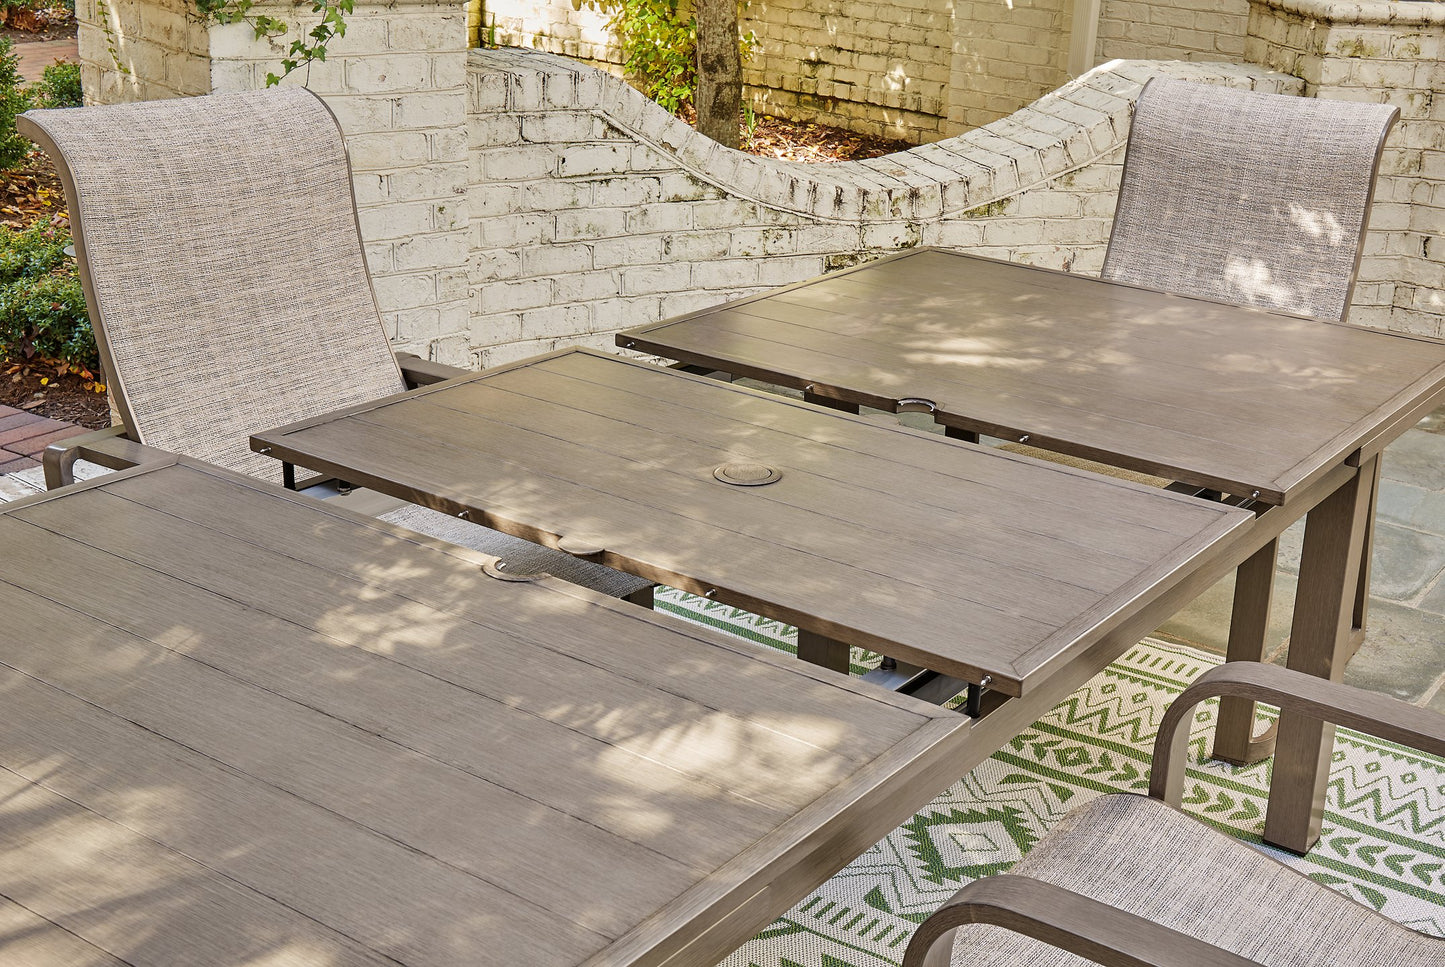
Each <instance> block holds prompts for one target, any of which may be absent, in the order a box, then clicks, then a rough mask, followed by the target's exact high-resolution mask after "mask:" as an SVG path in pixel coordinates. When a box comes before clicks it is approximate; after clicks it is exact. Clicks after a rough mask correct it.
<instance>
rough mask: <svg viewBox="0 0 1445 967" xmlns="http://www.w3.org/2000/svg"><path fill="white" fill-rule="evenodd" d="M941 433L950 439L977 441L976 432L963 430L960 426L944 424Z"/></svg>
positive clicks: (967, 441) (968, 441)
mask: <svg viewBox="0 0 1445 967" xmlns="http://www.w3.org/2000/svg"><path fill="white" fill-rule="evenodd" d="M943 435H944V436H946V437H948V438H949V439H950V440H962V441H964V442H965V443H977V442H978V433H977V432H975V431H973V430H965V429H964V428H963V427H961V426H949V425H948V424H946V423H945V424H944V426H943Z"/></svg>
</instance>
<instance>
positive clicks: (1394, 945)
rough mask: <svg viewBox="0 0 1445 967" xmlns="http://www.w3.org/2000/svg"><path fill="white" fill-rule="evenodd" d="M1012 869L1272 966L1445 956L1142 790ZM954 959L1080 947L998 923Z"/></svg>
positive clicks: (1414, 962) (1064, 966)
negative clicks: (1031, 935) (1041, 939)
mask: <svg viewBox="0 0 1445 967" xmlns="http://www.w3.org/2000/svg"><path fill="white" fill-rule="evenodd" d="M1010 872H1012V873H1019V874H1022V875H1025V876H1030V877H1032V878H1034V879H1036V880H1043V881H1045V882H1048V883H1052V884H1055V885H1056V886H1061V887H1064V888H1066V889H1069V890H1072V891H1074V892H1075V893H1081V894H1084V895H1085V896H1088V897H1091V898H1093V899H1095V900H1099V901H1101V902H1105V903H1108V904H1109V905H1111V906H1114V907H1117V908H1119V909H1121V910H1126V911H1128V912H1130V913H1134V914H1137V915H1139V916H1141V917H1144V918H1146V919H1149V920H1153V921H1155V922H1156V923H1160V924H1163V925H1164V926H1167V927H1171V928H1173V929H1175V930H1178V931H1180V932H1182V933H1186V934H1190V935H1192V936H1195V937H1198V938H1199V939H1201V940H1204V941H1207V942H1209V943H1211V944H1214V945H1215V946H1218V947H1223V948H1225V949H1227V950H1230V951H1232V952H1233V953H1236V954H1239V955H1241V956H1244V957H1248V958H1250V959H1252V960H1255V961H1257V962H1259V963H1261V964H1267V965H1269V967H1325V965H1329V967H1335V965H1338V964H1370V965H1372V967H1394V965H1399V967H1407V965H1408V967H1427V965H1445V941H1441V940H1438V939H1436V938H1434V937H1427V936H1425V935H1423V934H1419V933H1416V932H1414V931H1413V930H1409V929H1407V928H1405V927H1402V926H1400V925H1399V924H1397V923H1395V922H1393V921H1391V920H1388V919H1386V918H1385V917H1382V916H1380V915H1379V914H1377V913H1376V912H1375V911H1373V910H1371V909H1369V908H1368V907H1365V906H1363V905H1361V904H1359V903H1356V902H1355V901H1353V900H1351V899H1349V898H1348V897H1345V896H1342V895H1340V894H1338V893H1336V892H1334V891H1333V890H1330V889H1328V888H1327V887H1323V886H1320V885H1319V884H1317V883H1315V882H1314V881H1312V880H1310V879H1308V878H1307V877H1305V876H1302V875H1300V874H1299V873H1297V872H1295V871H1294V870H1292V869H1290V868H1289V867H1287V866H1285V865H1284V864H1283V863H1280V862H1278V861H1277V860H1274V859H1272V858H1270V857H1269V856H1266V855H1265V854H1264V853H1262V852H1261V851H1259V850H1257V849H1254V848H1252V847H1250V846H1248V845H1247V844H1245V843H1242V842H1240V841H1239V840H1236V839H1234V838H1232V837H1230V836H1226V835H1225V834H1223V833H1220V832H1217V831H1216V830H1214V829H1211V828H1210V827H1208V826H1205V825H1204V824H1202V823H1200V822H1199V821H1198V820H1197V819H1194V818H1193V817H1191V816H1187V815H1185V814H1183V813H1181V812H1178V811H1177V810H1174V809H1171V808H1170V807H1168V806H1166V805H1164V804H1163V803H1161V802H1159V801H1158V800H1155V799H1148V798H1145V797H1143V796H1131V795H1112V796H1102V797H1100V798H1098V799H1095V800H1094V801H1093V802H1090V803H1088V804H1086V805H1084V806H1081V807H1079V808H1077V809H1074V810H1073V811H1072V812H1070V813H1069V815H1068V816H1066V817H1065V818H1064V820H1063V822H1061V823H1060V824H1059V826H1058V827H1057V828H1056V829H1054V830H1053V831H1052V832H1050V833H1049V834H1048V835H1047V836H1045V837H1044V838H1043V839H1042V840H1041V841H1040V842H1039V843H1038V845H1037V846H1035V847H1034V849H1033V850H1032V851H1031V852H1030V853H1029V854H1028V856H1026V857H1025V858H1024V859H1023V860H1022V861H1020V862H1019V863H1018V865H1016V866H1015V867H1014V868H1013V869H1012V870H1011V871H1010ZM952 962H953V964H954V965H955V967H964V965H967V967H980V965H1000V967H1002V965H1008V967H1020V965H1025V964H1026V965H1029V967H1075V965H1085V964H1088V963H1090V962H1089V961H1087V960H1084V959H1083V958H1080V957H1076V956H1074V955H1073V954H1068V953H1064V952H1063V951H1060V950H1058V949H1057V948H1055V947H1051V946H1049V945H1047V944H1044V943H1041V942H1039V941H1036V940H1032V939H1030V938H1027V937H1024V936H1022V935H1020V934H1016V933H1013V932H1011V931H1007V930H1004V929H1002V928H999V927H990V926H968V927H963V928H960V929H959V931H958V934H957V937H956V939H955V943H954V948H953V960H952Z"/></svg>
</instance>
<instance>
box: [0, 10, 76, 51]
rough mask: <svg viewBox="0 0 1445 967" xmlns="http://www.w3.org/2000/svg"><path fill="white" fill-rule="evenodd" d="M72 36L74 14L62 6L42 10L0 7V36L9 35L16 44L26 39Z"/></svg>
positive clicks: (58, 38)
mask: <svg viewBox="0 0 1445 967" xmlns="http://www.w3.org/2000/svg"><path fill="white" fill-rule="evenodd" d="M74 36H75V14H74V13H72V12H71V11H70V10H68V9H66V8H65V7H63V6H55V7H49V8H46V9H43V10H31V9H30V8H28V7H0V37H9V38H10V39H11V41H13V42H14V43H15V44H16V45H17V46H19V45H20V44H23V43H26V42H27V41H29V42H34V41H38V40H60V39H61V38H62V37H74Z"/></svg>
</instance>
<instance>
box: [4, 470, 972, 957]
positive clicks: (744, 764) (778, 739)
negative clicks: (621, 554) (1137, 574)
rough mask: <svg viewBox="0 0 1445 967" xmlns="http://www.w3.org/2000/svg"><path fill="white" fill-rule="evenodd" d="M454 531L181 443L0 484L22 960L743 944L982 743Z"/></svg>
mask: <svg viewBox="0 0 1445 967" xmlns="http://www.w3.org/2000/svg"><path fill="white" fill-rule="evenodd" d="M151 485H154V488H152V486H151ZM172 502H174V503H175V504H176V510H177V513H174V514H173V513H168V512H167V510H166V505H167V504H169V503H172ZM149 504H154V506H150V505H149ZM207 508H211V509H212V510H215V511H218V513H217V515H216V517H215V519H213V520H190V519H187V515H192V516H198V517H205V511H206V509H207ZM209 525H214V526H209ZM442 548H444V545H439V544H438V543H437V542H432V541H430V540H429V539H426V538H421V537H418V536H416V535H408V532H405V531H402V530H400V529H397V528H393V527H390V526H389V525H385V524H380V523H378V522H374V521H369V520H365V519H362V518H358V517H356V516H355V515H351V514H349V513H347V512H346V511H339V510H336V509H333V508H324V507H323V506H322V505H319V504H313V503H312V502H309V501H307V500H306V499H305V498H300V497H297V496H295V495H289V494H285V493H284V492H281V491H278V490H276V489H275V488H270V487H269V486H267V485H262V484H249V483H244V482H242V481H241V480H240V479H239V478H235V477H234V476H233V475H228V474H225V473H224V472H223V471H212V470H208V469H203V468H201V467H199V466H197V465H193V464H189V463H184V462H183V463H181V464H180V465H177V466H171V467H164V468H161V469H155V470H151V471H148V472H139V473H132V474H130V475H125V474H122V475H118V476H117V477H116V478H115V479H114V480H113V481H110V482H107V481H106V480H104V479H102V480H101V481H97V482H93V483H91V484H87V485H82V486H80V487H79V488H73V489H72V490H70V491H68V492H64V493H61V494H58V495H55V494H52V495H45V496H44V497H43V498H35V499H30V500H25V501H20V502H17V503H15V504H11V505H6V506H5V507H4V508H3V509H0V550H3V553H0V611H3V613H5V614H6V615H7V635H6V636H5V638H4V639H3V640H0V691H3V694H5V696H6V718H7V724H6V728H5V729H4V730H0V732H3V734H0V788H5V787H6V784H7V783H8V784H9V786H10V787H13V788H5V792H4V793H0V833H3V834H4V835H5V838H6V842H7V844H9V848H8V849H7V850H6V853H5V858H4V860H0V898H9V899H11V900H15V901H16V902H18V903H21V904H23V905H24V907H25V909H26V910H27V911H29V913H30V915H33V916H35V917H37V918H39V921H40V923H39V924H38V925H37V929H36V930H35V939H34V940H32V941H28V942H27V943H28V946H27V945H23V944H21V943H19V942H18V941H17V942H16V943H15V944H14V946H13V952H14V953H15V956H14V957H11V956H10V954H11V952H12V945H11V939H12V938H9V937H6V936H0V962H5V963H7V964H8V963H12V962H14V963H23V962H24V961H23V960H21V959H20V955H21V954H22V953H26V955H28V951H29V950H30V949H31V948H34V949H37V950H50V949H64V948H63V946H62V947H55V945H56V944H62V945H63V944H65V943H66V941H65V940H64V939H63V938H48V935H49V934H51V933H53V931H54V930H55V929H60V930H63V931H65V932H66V936H70V935H73V936H74V937H75V938H77V941H78V942H79V944H80V947H78V948H77V949H78V950H79V951H80V952H79V953H77V954H76V956H74V957H73V958H71V959H73V960H74V962H77V963H92V962H93V963H97V964H105V963H110V962H112V961H111V960H108V959H107V956H110V957H114V958H115V960H116V961H117V962H123V963H133V964H137V965H141V964H144V965H151V964H182V963H206V964H217V965H223V964H242V963H260V962H269V961H268V960H267V957H268V956H275V957H280V958H281V961H282V962H289V961H287V960H286V957H287V956H291V957H292V958H293V959H297V958H303V957H306V956H309V957H312V958H315V959H317V960H318V962H325V963H328V964H338V965H342V964H344V965H350V964H379V963H392V964H407V965H411V964H418V965H419V964H448V965H450V964H509V965H511V964H518V963H526V964H577V963H581V962H583V961H584V960H588V959H589V958H595V957H601V956H603V955H604V952H605V951H608V950H610V949H612V948H614V947H615V948H616V949H618V950H633V949H636V950H637V951H638V953H637V956H638V957H640V958H641V960H640V962H646V963H654V962H656V959H657V958H658V957H661V956H662V954H661V953H660V952H661V951H665V950H667V949H669V947H670V946H679V945H682V946H685V945H686V943H688V942H691V941H693V940H695V939H697V938H699V937H706V938H707V940H706V943H705V946H707V949H709V950H715V951H717V957H715V958H714V959H718V958H720V957H721V956H722V954H723V953H725V952H726V949H730V947H727V946H726V945H727V944H729V943H730V944H731V945H733V946H735V945H736V944H737V943H741V942H742V940H744V939H746V936H747V935H748V934H747V933H746V932H742V933H739V931H746V930H747V929H749V923H751V929H757V928H758V927H760V926H762V925H763V924H764V923H766V916H765V918H764V919H762V920H761V921H759V920H758V919H757V918H758V917H759V916H760V915H765V914H766V911H765V910H763V911H761V912H760V911H759V910H758V909H755V908H754V906H755V904H756V901H757V898H756V893H757V890H756V887H755V886H754V885H753V884H754V883H755V882H756V880H757V878H758V877H763V878H764V879H765V880H766V879H769V878H772V877H777V876H783V877H784V878H787V879H789V881H790V886H789V890H790V891H792V892H791V893H790V894H789V896H791V899H786V900H784V899H782V898H780V900H779V902H785V903H791V902H793V901H794V900H796V899H797V897H798V896H801V895H802V893H801V892H800V891H805V884H804V882H803V880H806V879H807V878H809V877H814V876H816V877H819V878H821V877H825V876H827V875H828V874H829V873H830V872H831V871H832V870H833V869H836V868H837V865H841V863H842V862H846V860H847V858H848V857H842V856H838V857H834V856H833V855H832V854H828V855H824V856H816V857H815V856H814V852H815V851H816V849H817V848H818V847H817V845H814V844H818V843H823V842H839V841H841V840H839V839H838V837H839V836H841V835H844V832H843V831H844V830H847V831H848V832H847V833H846V835H847V836H849V837H857V836H863V837H864V838H866V837H867V836H870V835H871V836H873V837H874V838H876V837H878V836H881V835H883V834H884V833H886V832H887V830H888V829H889V828H891V827H892V825H894V824H896V822H897V821H899V820H900V819H901V818H903V816H904V815H906V813H904V812H902V811H901V810H902V809H905V808H909V805H910V803H911V806H912V807H913V808H916V806H917V805H919V804H921V803H922V802H924V801H926V800H927V798H928V797H929V796H930V795H932V794H934V793H936V792H937V791H938V790H937V789H922V788H913V787H912V784H911V783H910V781H908V779H907V777H909V776H910V775H914V774H915V770H914V767H912V766H910V764H909V763H911V762H914V761H917V762H919V763H922V762H924V761H925V760H927V761H930V762H932V764H931V765H929V766H927V769H928V770H930V771H931V772H936V771H937V765H938V761H940V760H937V757H939V756H943V757H945V758H946V757H947V756H948V755H960V754H962V749H963V745H964V743H965V740H966V738H967V735H966V732H967V729H966V724H965V723H964V722H963V721H962V720H956V719H955V717H952V716H949V715H947V714H946V713H943V712H941V711H938V710H935V709H932V708H929V707H927V706H924V705H921V704H919V703H915V702H912V701H910V700H907V699H903V698H900V697H898V696H893V695H890V694H888V693H885V692H881V691H878V690H875V689H871V688H869V687H867V686H865V685H860V684H857V683H853V682H849V681H847V680H844V679H830V678H828V677H827V676H825V675H823V674H821V673H817V672H815V671H810V670H807V669H804V668H802V667H801V666H799V665H798V664H797V663H795V662H790V661H787V660H784V659H782V658H779V657H776V656H772V655H768V654H762V653H758V652H756V651H755V650H752V649H749V648H748V647H747V646H745V645H743V644H742V643H733V642H728V641H726V640H724V639H722V638H720V637H718V636H716V635H714V634H712V633H710V632H707V631H705V630H701V629H697V628H693V627H686V629H685V630H683V629H684V627H685V626H682V625H680V624H679V623H677V622H676V621H674V620H669V619H666V618H665V617H663V616H655V615H652V614H651V613H650V612H647V611H644V610H643V609H639V608H636V607H634V606H631V605H626V604H622V603H618V602H613V601H610V600H608V599H605V598H602V597H601V596H599V595H595V594H593V593H591V592H586V591H583V590H581V589H576V588H573V587H571V586H568V585H564V584H562V583H561V582H557V581H555V580H551V579H548V580H543V581H541V582H523V583H514V582H504V581H497V580H494V579H492V578H489V577H486V576H485V575H484V574H482V573H481V571H480V570H479V568H478V564H479V563H480V562H481V561H482V560H484V559H483V558H481V557H479V556H478V555H474V554H471V553H470V552H464V551H452V552H449V551H447V550H444V549H442ZM634 646H636V648H637V650H636V651H632V652H629V650H630V649H632V648H633V647H634ZM649 654H652V655H658V656H670V665H669V666H668V667H666V668H663V669H658V668H655V667H653V668H649V669H647V670H645V671H644V672H641V673H640V674H637V675H633V674H630V673H629V671H630V670H629V666H628V658H631V659H632V661H633V662H634V663H635V662H637V660H638V658H639V656H641V657H642V658H644V659H645V658H646V657H647V656H648V655H649ZM694 678H701V679H712V681H711V682H709V683H707V684H702V685H699V684H696V683H694V682H693V681H692V679H694ZM547 679H551V680H550V681H547ZM488 689H491V692H492V693H491V694H489V693H488ZM689 692H692V693H696V694H698V695H700V696H702V697H704V698H709V699H711V700H712V701H713V702H714V703H715V704H713V705H711V706H710V705H708V704H705V702H703V701H699V700H698V699H697V698H689V697H688V693H689ZM728 692H732V693H735V695H736V699H737V701H736V704H733V703H731V702H730V701H729V700H728V698H727V693H728ZM739 709H741V711H739ZM875 727H876V728H875ZM880 733H881V734H880ZM468 743H470V745H471V746H473V747H474V748H470V749H469V748H468ZM949 750H953V751H951V752H950V751H949ZM884 764H886V766H885V765H884ZM529 772H530V773H532V775H529V774H528V773H529ZM918 775H921V773H919V774H918ZM915 778H916V776H915ZM939 782H940V783H942V784H946V780H943V779H940V780H939ZM940 788H941V785H940ZM774 790H778V791H776V792H774ZM849 804H857V805H856V806H854V805H849ZM835 822H840V823H842V825H841V826H839V827H837V829H836V830H835V831H832V832H830V831H829V830H830V829H832V826H831V825H830V824H832V823H835ZM869 842H871V840H870V841H869ZM866 845H867V844H866V843H865V844H863V846H864V847H866ZM690 847H691V848H690ZM860 848H863V847H860ZM835 858H836V860H837V865H832V864H834V860H835ZM132 867H133V868H134V869H133V873H134V875H130V873H131V872H132V869H131V868H132ZM82 875H88V876H89V877H90V878H89V879H87V880H85V881H84V882H83V883H81V882H78V878H79V877H81V876H82ZM799 877H801V878H802V880H798V879H797V878H799ZM73 881H75V882H73ZM739 904H742V906H741V907H740V906H739ZM734 909H741V910H746V917H744V918H743V919H742V920H740V921H737V922H735V920H736V918H731V919H730V918H725V917H724V918H723V919H724V920H725V921H726V923H725V925H724V927H723V928H721V929H722V934H721V936H720V937H719V936H718V935H715V932H712V931H713V928H714V926H715V924H716V923H717V922H718V921H717V920H716V919H715V918H719V917H722V915H723V913H725V912H726V911H730V910H734ZM779 912H781V908H779V909H774V910H772V914H771V915H776V914H777V913H779ZM7 916H8V913H7V910H6V908H5V907H4V905H3V899H0V923H5V922H8V920H7V919H6V918H7ZM747 918H752V919H751V920H748V919H747ZM48 924H55V925H56V927H55V928H52V927H49V926H47V925H48ZM719 944H722V945H723V946H724V948H725V949H722V950H717V946H718V945H719ZM91 948H94V952H93V955H92V950H91ZM607 956H609V957H610V956H611V955H610V954H609V955H607ZM628 956H630V955H628ZM67 962H69V961H67ZM308 962H309V961H308Z"/></svg>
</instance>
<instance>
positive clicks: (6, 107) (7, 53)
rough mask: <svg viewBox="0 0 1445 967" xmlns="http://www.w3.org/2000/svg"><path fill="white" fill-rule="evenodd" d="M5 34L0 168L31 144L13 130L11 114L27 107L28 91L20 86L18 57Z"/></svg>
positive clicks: (0, 67)
mask: <svg viewBox="0 0 1445 967" xmlns="http://www.w3.org/2000/svg"><path fill="white" fill-rule="evenodd" d="M14 48H15V45H14V44H13V43H12V42H11V40H10V38H9V37H0V170H5V171H9V170H10V169H11V168H14V167H16V166H17V165H19V164H20V163H21V162H22V161H24V160H25V156H26V155H27V154H29V153H30V149H31V147H32V145H31V144H30V142H29V141H27V140H25V139H24V138H22V137H21V136H20V135H18V134H16V133H15V115H17V114H19V113H20V112H22V111H26V110H29V109H30V92H29V91H27V90H26V89H25V88H24V86H22V81H21V79H20V68H19V64H20V59H19V58H18V57H16V56H15V49H14Z"/></svg>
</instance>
